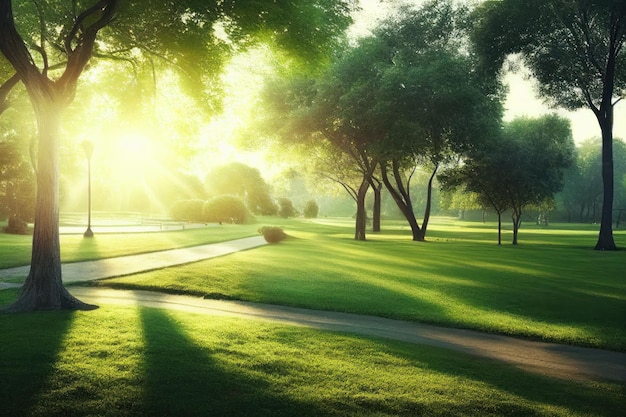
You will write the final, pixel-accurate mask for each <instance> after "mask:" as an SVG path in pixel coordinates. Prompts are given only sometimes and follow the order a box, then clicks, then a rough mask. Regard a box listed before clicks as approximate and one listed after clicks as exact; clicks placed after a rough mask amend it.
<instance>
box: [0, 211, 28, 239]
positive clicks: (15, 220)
mask: <svg viewBox="0 0 626 417" xmlns="http://www.w3.org/2000/svg"><path fill="white" fill-rule="evenodd" d="M4 231H5V232H7V233H12V234H14V235H25V234H27V233H28V223H26V222H25V221H24V220H22V219H20V218H19V217H17V216H11V217H10V218H9V224H8V226H6V227H5V228H4Z"/></svg>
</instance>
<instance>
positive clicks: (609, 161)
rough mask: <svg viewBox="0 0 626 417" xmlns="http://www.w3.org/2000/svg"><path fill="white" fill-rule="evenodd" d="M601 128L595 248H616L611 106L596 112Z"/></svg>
mask: <svg viewBox="0 0 626 417" xmlns="http://www.w3.org/2000/svg"><path fill="white" fill-rule="evenodd" d="M598 121H599V123H600V128H601V129H602V185H603V197H602V218H601V220H600V233H599V235H598V242H597V243H596V247H595V249H596V250H617V246H616V245H615V240H614V239H613V106H607V108H606V109H605V110H604V111H602V110H600V112H599V114H598Z"/></svg>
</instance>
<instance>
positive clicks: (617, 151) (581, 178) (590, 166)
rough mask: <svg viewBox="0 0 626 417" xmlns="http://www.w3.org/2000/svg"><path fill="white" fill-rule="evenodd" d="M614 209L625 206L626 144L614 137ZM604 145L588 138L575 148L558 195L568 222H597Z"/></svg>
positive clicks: (598, 217)
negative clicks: (571, 163)
mask: <svg viewBox="0 0 626 417" xmlns="http://www.w3.org/2000/svg"><path fill="white" fill-rule="evenodd" d="M613 153H614V156H615V165H614V167H613V168H614V174H615V179H616V181H615V191H614V193H615V194H614V197H615V202H614V208H615V209H620V208H626V183H624V178H626V143H625V142H624V141H623V140H620V139H615V141H614V143H613ZM601 161H602V146H601V144H600V142H599V141H598V140H597V139H589V140H586V141H584V142H583V143H581V144H580V145H579V146H578V147H577V149H576V159H575V162H574V164H573V166H572V167H571V168H570V169H568V170H567V171H566V173H565V186H564V188H563V191H562V192H561V193H559V194H558V202H559V206H560V207H559V209H560V210H562V211H563V212H565V213H566V216H565V218H566V219H568V220H569V221H577V222H586V223H597V222H599V221H600V210H601V207H602V172H601V170H600V169H599V166H600V164H601Z"/></svg>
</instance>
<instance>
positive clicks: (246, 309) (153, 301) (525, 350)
mask: <svg viewBox="0 0 626 417" xmlns="http://www.w3.org/2000/svg"><path fill="white" fill-rule="evenodd" d="M70 291H71V292H72V294H74V295H76V296H77V297H78V298H80V299H81V300H83V301H86V302H88V303H92V304H117V305H141V306H145V307H156V308H165V309H172V310H182V311H188V312H194V313H201V314H207V315H215V316H230V317H240V318H245V319H254V320H263V321H272V322H279V323H284V324H290V325H296V326H305V327H311V328H316V329H323V330H331V331H340V332H347V333H355V334H360V335H366V336H375V337H381V338H386V339H392V340H399V341H403V342H409V343H415V344H423V345H429V346H436V347H440V348H445V349H452V350H455V351H459V352H464V353H468V354H471V355H475V356H481V357H486V358H491V359H495V360H498V361H501V362H505V363H508V364H511V365H513V366H516V367H518V368H520V369H524V370H526V371H529V372H533V373H538V374H542V375H546V376H551V377H556V378H562V379H576V380H582V381H587V380H595V379H607V380H612V381H616V382H620V383H626V353H620V352H611V351H604V350H599V349H588V348H581V347H576V346H567V345H558V344H553V343H543V342H535V341H530V340H522V339H516V338H513V337H507V336H499V335H492V334H486V333H481V332H476V331H471V330H462V329H452V328H443V327H436V326H430V325H426V324H421V323H415V322H407V321H401V320H391V319H385V318H381V317H374V316H363V315H358V314H349V313H337V312H331V311H319V310H307V309H300V308H292V307H285V306H276V305H268V304H258V303H248V302H240V301H222V300H205V299H202V298H199V297H190V296H182V295H168V294H161V293H154V292H148V291H126V290H124V291H119V290H114V289H107V288H88V287H72V288H71V290H70Z"/></svg>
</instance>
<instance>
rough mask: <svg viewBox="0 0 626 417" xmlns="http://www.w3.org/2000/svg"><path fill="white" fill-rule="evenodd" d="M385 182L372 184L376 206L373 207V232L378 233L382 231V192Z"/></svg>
mask: <svg viewBox="0 0 626 417" xmlns="http://www.w3.org/2000/svg"><path fill="white" fill-rule="evenodd" d="M382 188H383V184H382V183H381V182H379V183H377V184H375V185H372V190H374V207H373V209H372V232H374V233H378V232H380V215H381V214H380V211H381V205H382V201H381V198H382V197H381V194H382Z"/></svg>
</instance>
